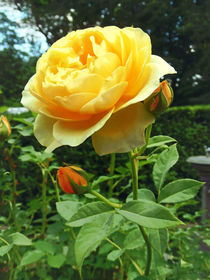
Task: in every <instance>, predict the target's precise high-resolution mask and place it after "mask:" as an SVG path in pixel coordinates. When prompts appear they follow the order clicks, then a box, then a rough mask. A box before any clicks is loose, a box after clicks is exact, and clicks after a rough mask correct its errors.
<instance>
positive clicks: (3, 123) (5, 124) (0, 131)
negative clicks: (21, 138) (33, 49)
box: [0, 115, 11, 140]
mask: <svg viewBox="0 0 210 280" xmlns="http://www.w3.org/2000/svg"><path fill="white" fill-rule="evenodd" d="M10 134H11V127H10V124H9V121H8V120H7V118H6V117H5V116H3V115H1V117H0V140H4V139H6V138H7V137H9V136H10Z"/></svg>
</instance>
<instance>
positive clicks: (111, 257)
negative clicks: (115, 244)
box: [107, 249, 125, 262]
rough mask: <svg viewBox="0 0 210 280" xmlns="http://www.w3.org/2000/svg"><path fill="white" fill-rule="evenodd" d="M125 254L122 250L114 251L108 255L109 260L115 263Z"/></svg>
mask: <svg viewBox="0 0 210 280" xmlns="http://www.w3.org/2000/svg"><path fill="white" fill-rule="evenodd" d="M124 252H125V250H124V249H122V250H113V251H111V252H110V253H109V254H108V255H107V260H109V261H112V262H114V261H115V260H116V259H118V258H119V257H121V256H122V254H123V253H124Z"/></svg>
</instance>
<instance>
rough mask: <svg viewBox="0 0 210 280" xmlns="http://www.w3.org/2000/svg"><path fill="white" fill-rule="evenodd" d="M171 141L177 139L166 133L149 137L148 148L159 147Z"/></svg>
mask: <svg viewBox="0 0 210 280" xmlns="http://www.w3.org/2000/svg"><path fill="white" fill-rule="evenodd" d="M171 142H176V140H175V139H174V138H172V137H169V136H165V135H158V136H153V137H151V138H150V139H149V142H148V145H147V148H154V147H159V146H162V145H165V144H167V143H171Z"/></svg>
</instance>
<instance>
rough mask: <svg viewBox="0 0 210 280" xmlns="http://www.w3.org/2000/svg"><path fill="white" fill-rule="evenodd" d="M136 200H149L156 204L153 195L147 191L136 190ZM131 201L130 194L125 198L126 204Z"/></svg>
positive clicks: (131, 196)
mask: <svg viewBox="0 0 210 280" xmlns="http://www.w3.org/2000/svg"><path fill="white" fill-rule="evenodd" d="M138 199H144V200H150V201H154V202H156V199H155V196H154V193H153V192H151V191H150V190H148V189H139V190H138ZM132 200H133V192H132V193H130V194H129V195H128V196H127V198H126V202H129V201H132Z"/></svg>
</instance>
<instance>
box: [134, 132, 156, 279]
mask: <svg viewBox="0 0 210 280" xmlns="http://www.w3.org/2000/svg"><path fill="white" fill-rule="evenodd" d="M150 132H151V128H150V131H149V135H150ZM147 143H148V139H147ZM133 154H135V152H134V153H132V152H130V153H129V158H130V163H131V173H132V180H133V200H137V199H138V159H137V158H136V157H134V156H133ZM139 228H140V231H141V234H142V236H143V238H144V241H145V243H146V246H147V263H146V268H145V272H144V274H145V276H148V275H149V272H150V267H151V260H152V248H151V244H150V242H149V238H148V235H147V233H146V231H145V229H144V227H142V226H139Z"/></svg>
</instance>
